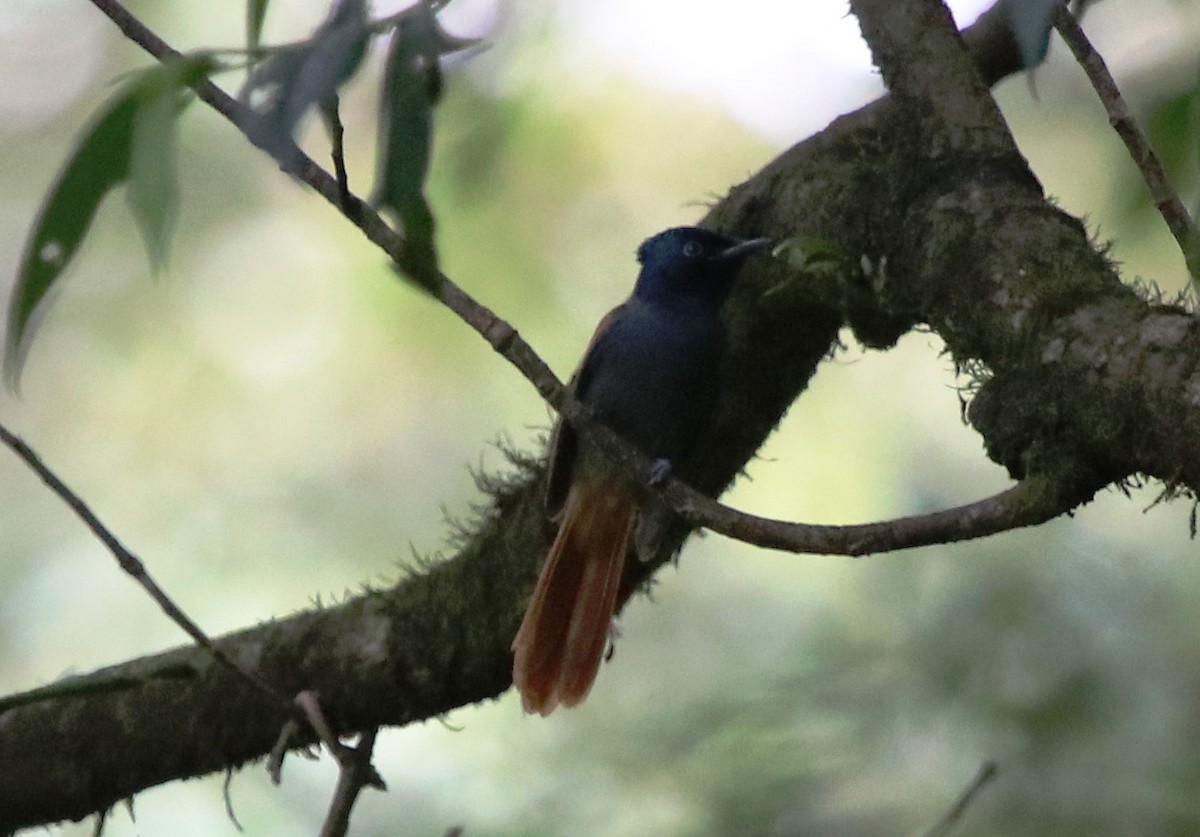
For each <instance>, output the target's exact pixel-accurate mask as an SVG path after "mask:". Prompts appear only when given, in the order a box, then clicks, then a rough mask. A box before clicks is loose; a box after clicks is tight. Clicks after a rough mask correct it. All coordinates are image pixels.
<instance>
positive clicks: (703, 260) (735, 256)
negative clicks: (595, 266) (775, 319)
mask: <svg viewBox="0 0 1200 837" xmlns="http://www.w3.org/2000/svg"><path fill="white" fill-rule="evenodd" d="M770 246H771V242H770V241H769V240H768V239H765V238H751V239H745V238H734V237H733V236H728V235H723V234H721V233H718V232H713V231H711V230H702V229H700V228H699V227H673V228H671V229H669V230H664V231H663V232H660V233H659V234H658V235H655V236H653V237H652V238H648V239H646V240H645V241H644V242H642V246H641V247H639V248H638V252H637V255H638V261H639V262H641V264H642V271H641V273H640V274H638V280H637V285H636V286H635V287H634V290H633V293H634V296H637V297H640V298H642V299H645V300H647V301H656V300H660V301H665V302H668V303H671V302H677V301H681V300H683V299H697V300H710V301H712V302H715V303H716V304H718V305H719V304H720V303H721V302H722V301H723V300H724V298H725V296H726V294H728V293H729V289H730V288H731V287H732V286H733V280H734V279H735V278H737V274H738V270H739V269H740V268H741V266H742V263H743V262H744V261H745V260H746V258H747V257H749V256H751V255H753V254H754V253H761V252H763V251H765V250H767V249H768V248H769V247H770Z"/></svg>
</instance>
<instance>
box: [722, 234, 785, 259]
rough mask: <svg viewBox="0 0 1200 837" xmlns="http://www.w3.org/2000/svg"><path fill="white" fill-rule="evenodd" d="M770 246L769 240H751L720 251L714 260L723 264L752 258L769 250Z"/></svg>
mask: <svg viewBox="0 0 1200 837" xmlns="http://www.w3.org/2000/svg"><path fill="white" fill-rule="evenodd" d="M771 245H772V242H771V239H769V238H751V239H747V240H746V241H741V242H738V243H737V244H735V245H733V246H732V247H729V248H727V249H725V250H722V251H721V252H720V253H719V254H717V256H716V257H715V259H716V260H719V261H723V262H728V261H734V260H737V259H744V258H746V257H747V256H753V255H754V254H755V253H763V252H765V251H767V250H770V249H771Z"/></svg>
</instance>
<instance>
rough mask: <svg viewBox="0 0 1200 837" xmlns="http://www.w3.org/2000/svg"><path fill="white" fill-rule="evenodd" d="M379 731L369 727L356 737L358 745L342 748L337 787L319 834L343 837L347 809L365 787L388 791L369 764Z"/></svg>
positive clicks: (347, 822) (347, 814)
mask: <svg viewBox="0 0 1200 837" xmlns="http://www.w3.org/2000/svg"><path fill="white" fill-rule="evenodd" d="M378 734H379V730H378V729H372V730H368V731H366V732H364V733H363V734H362V735H361V736H359V739H358V744H356V745H355V746H354V747H342V748H341V749H342V753H341V755H340V756H338V757H337V759H338V764H339V765H340V766H341V770H340V772H339V773H338V783H337V788H336V789H335V790H334V794H333V801H332V802H331V803H330V806H329V813H328V814H327V815H326V817H325V822H324V824H323V825H322V826H321V837H343V835H345V834H346V831H347V830H348V829H349V828H350V812H351V810H352V809H353V808H354V803H355V801H356V800H357V799H358V795H359V794H360V793H362V791H363V789H364V788H375V789H376V790H387V786H386V785H384V783H383V779H382V778H380V776H379V773H378V772H377V771H376V770H375V767H374V766H373V765H372V764H371V753H372V751H373V750H374V749H375V737H376V736H377V735H378Z"/></svg>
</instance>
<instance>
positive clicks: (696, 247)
mask: <svg viewBox="0 0 1200 837" xmlns="http://www.w3.org/2000/svg"><path fill="white" fill-rule="evenodd" d="M703 249H704V248H702V247H701V246H700V244H699V243H698V242H695V241H689V242H688V243H687V244H685V245H683V255H685V256H687V257H688V258H689V259H694V258H696V257H697V256H699V255H700V251H701V250H703Z"/></svg>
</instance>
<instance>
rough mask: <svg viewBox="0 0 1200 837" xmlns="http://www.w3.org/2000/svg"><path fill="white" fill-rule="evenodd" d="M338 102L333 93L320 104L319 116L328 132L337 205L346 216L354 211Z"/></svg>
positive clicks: (343, 128) (344, 130)
mask: <svg viewBox="0 0 1200 837" xmlns="http://www.w3.org/2000/svg"><path fill="white" fill-rule="evenodd" d="M339 107H340V102H339V100H338V97H337V96H336V95H335V96H333V98H332V99H331V100H330V101H329V102H327V103H325V104H323V105H321V117H322V118H323V119H324V120H325V129H326V130H327V131H328V132H329V144H330V146H331V149H330V157H332V158H333V173H334V176H335V177H336V178H337V186H338V207H339V208H340V209H341V210H342V214H344V215H346V216H347V217H349V216H350V214H351V213H352V212H353V211H354V209H353V207H354V204H353V202H352V201H351V200H350V198H351V193H350V175H349V174H347V172H346V146H345V139H346V128H345V126H344V125H343V124H342V116H341V114H340V113H339V112H338V109H339Z"/></svg>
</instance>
